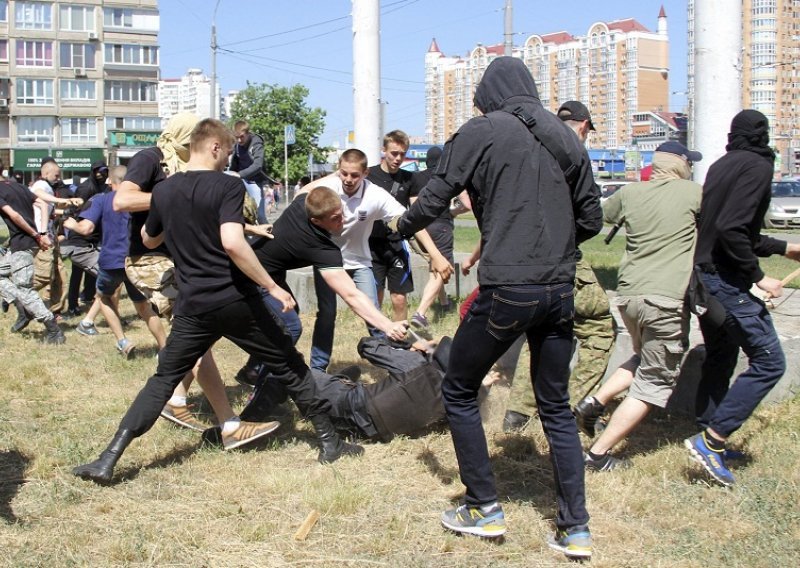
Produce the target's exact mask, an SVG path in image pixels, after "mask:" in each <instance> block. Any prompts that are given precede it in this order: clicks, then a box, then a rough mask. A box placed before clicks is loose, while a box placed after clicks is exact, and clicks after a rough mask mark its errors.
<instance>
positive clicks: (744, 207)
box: [695, 110, 786, 291]
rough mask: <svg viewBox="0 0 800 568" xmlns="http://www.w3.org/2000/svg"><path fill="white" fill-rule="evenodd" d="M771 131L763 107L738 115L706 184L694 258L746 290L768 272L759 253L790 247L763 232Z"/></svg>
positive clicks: (771, 156) (769, 179) (770, 167)
mask: <svg viewBox="0 0 800 568" xmlns="http://www.w3.org/2000/svg"><path fill="white" fill-rule="evenodd" d="M767 132H768V122H767V118H766V117H765V116H764V115H763V114H761V113H760V112H758V111H755V110H744V111H742V112H740V113H739V114H737V115H736V117H734V119H733V122H732V123H731V132H730V133H729V134H728V140H729V144H728V146H727V147H726V149H727V150H728V152H727V153H726V154H725V155H724V156H722V157H721V158H720V159H719V160H717V161H716V162H714V163H713V164H711V167H710V168H709V169H708V173H707V174H706V181H705V184H704V185H703V201H702V203H701V205H700V222H699V224H698V236H697V249H696V250H695V263H697V264H703V265H709V264H713V265H715V266H716V268H717V269H719V270H720V271H721V272H722V273H723V276H724V277H725V279H726V280H730V281H731V282H730V283H731V284H732V285H734V286H738V287H739V288H740V289H741V290H743V291H744V290H749V289H750V286H751V285H752V284H753V283H755V282H758V281H759V280H761V279H762V278H763V277H764V272H763V271H762V270H761V268H760V267H759V265H758V257H759V256H770V255H773V254H784V253H785V252H786V242H785V241H781V240H778V239H773V238H771V237H767V236H762V235H761V225H762V222H763V220H764V214H765V213H766V212H767V208H768V207H769V201H770V197H771V187H772V184H771V182H772V174H773V169H774V165H773V164H774V153H773V152H772V150H771V149H770V147H769V136H768V134H767Z"/></svg>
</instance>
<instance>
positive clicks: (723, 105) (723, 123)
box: [689, 0, 742, 184]
mask: <svg viewBox="0 0 800 568" xmlns="http://www.w3.org/2000/svg"><path fill="white" fill-rule="evenodd" d="M730 8H731V7H730V2H729V1H726V0H696V2H695V4H694V101H689V104H690V105H692V110H693V112H694V118H695V120H694V128H695V132H694V144H695V148H693V149H697V150H699V151H700V152H702V154H703V161H702V162H698V163H697V164H695V166H694V176H693V179H694V181H696V182H697V183H700V184H702V183H703V182H704V181H705V178H706V172H708V167H709V166H710V165H711V164H712V163H714V162H715V161H716V160H717V159H718V158H720V157H722V155H723V154H724V153H725V145H726V144H727V142H728V130H730V124H731V119H732V118H733V117H734V115H735V114H736V113H737V112H739V111H740V110H741V108H742V11H741V10H738V9H736V10H731V9H730Z"/></svg>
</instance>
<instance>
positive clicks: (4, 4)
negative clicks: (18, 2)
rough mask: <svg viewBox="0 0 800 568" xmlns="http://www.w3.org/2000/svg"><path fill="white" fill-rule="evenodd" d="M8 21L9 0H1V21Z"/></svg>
mask: <svg viewBox="0 0 800 568" xmlns="http://www.w3.org/2000/svg"><path fill="white" fill-rule="evenodd" d="M7 21H8V0H0V22H7Z"/></svg>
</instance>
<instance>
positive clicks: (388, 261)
mask: <svg viewBox="0 0 800 568" xmlns="http://www.w3.org/2000/svg"><path fill="white" fill-rule="evenodd" d="M407 151H408V135H407V134H406V133H405V132H403V131H402V130H393V131H391V132H389V133H388V134H387V135H386V136H384V137H383V158H382V159H381V163H380V164H378V165H377V166H372V167H371V168H370V169H369V174H368V175H367V179H368V180H369V181H371V182H372V183H374V184H375V185H377V186H380V187H382V188H383V189H385V190H386V191H388V192H389V193H390V194H391V195H392V197H394V198H395V199H396V200H397V201H398V202H400V204H401V205H402V206H403V207H406V208H408V206H409V203H410V201H409V200H410V198H411V172H409V171H406V170H401V169H400V166H402V165H403V160H405V157H406V152H407ZM369 248H370V251H371V252H372V272H373V274H374V275H375V284H376V286H377V287H378V304H379V305H380V304H382V303H383V290H384V287H386V288H388V289H389V296H390V297H391V299H392V310H393V314H394V319H395V321H401V320H405V319H407V318H408V302H407V300H406V294H408V293H409V292H411V291H413V290H414V282H413V280H412V279H411V255H410V252H409V249H408V243H406V242H405V241H404V240H403V238H402V237H401V236H400V235H398V234H397V233H395V232H393V231H390V230H389V229H388V228H387V227H386V223H384V222H383V221H376V222H375V225H374V226H373V228H372V234H371V235H370V237H369Z"/></svg>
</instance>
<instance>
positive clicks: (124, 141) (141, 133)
mask: <svg viewBox="0 0 800 568" xmlns="http://www.w3.org/2000/svg"><path fill="white" fill-rule="evenodd" d="M108 135H109V139H110V140H111V145H112V146H139V147H142V146H155V145H156V141H157V140H158V137H159V136H160V133H159V132H152V131H146V130H111V131H109V133H108Z"/></svg>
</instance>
